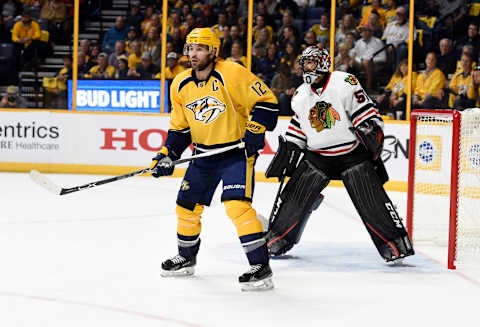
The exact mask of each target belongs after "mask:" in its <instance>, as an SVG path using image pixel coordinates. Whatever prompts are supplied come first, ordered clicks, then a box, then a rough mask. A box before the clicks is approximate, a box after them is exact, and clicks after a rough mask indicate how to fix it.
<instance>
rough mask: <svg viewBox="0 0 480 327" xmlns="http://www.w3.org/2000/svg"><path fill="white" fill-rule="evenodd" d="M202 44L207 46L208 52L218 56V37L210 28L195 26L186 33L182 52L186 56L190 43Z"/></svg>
mask: <svg viewBox="0 0 480 327" xmlns="http://www.w3.org/2000/svg"><path fill="white" fill-rule="evenodd" d="M193 44H202V45H206V46H207V47H208V52H210V53H211V54H213V55H214V56H215V57H218V54H219V52H220V39H219V38H218V36H217V34H215V32H214V31H212V29H211V28H209V27H205V28H195V29H193V30H192V31H191V32H190V33H189V34H188V35H187V41H186V42H185V46H184V48H183V54H184V55H186V56H188V50H189V47H190V45H193Z"/></svg>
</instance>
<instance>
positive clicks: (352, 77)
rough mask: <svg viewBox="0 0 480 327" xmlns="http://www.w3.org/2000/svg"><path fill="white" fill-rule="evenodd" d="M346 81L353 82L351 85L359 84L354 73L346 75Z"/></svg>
mask: <svg viewBox="0 0 480 327" xmlns="http://www.w3.org/2000/svg"><path fill="white" fill-rule="evenodd" d="M344 81H345V82H347V83H349V84H351V85H357V84H358V80H357V78H356V77H355V76H353V75H347V77H345V80H344Z"/></svg>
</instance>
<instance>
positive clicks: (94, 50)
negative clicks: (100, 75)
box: [88, 42, 100, 67]
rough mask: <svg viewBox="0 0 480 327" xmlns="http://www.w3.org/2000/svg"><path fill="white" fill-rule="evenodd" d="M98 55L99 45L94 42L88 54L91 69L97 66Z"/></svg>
mask: <svg viewBox="0 0 480 327" xmlns="http://www.w3.org/2000/svg"><path fill="white" fill-rule="evenodd" d="M99 54H100V44H99V43H96V42H94V43H92V44H91V46H90V53H89V55H88V63H89V64H90V65H92V67H93V66H96V65H98V55H99Z"/></svg>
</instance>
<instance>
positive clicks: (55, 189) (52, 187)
mask: <svg viewBox="0 0 480 327" xmlns="http://www.w3.org/2000/svg"><path fill="white" fill-rule="evenodd" d="M244 147H245V144H244V143H238V144H234V145H231V146H227V147H225V148H221V149H218V150H212V151H208V152H204V153H200V154H197V155H194V156H191V157H188V158H183V159H178V160H175V161H173V162H172V165H173V166H175V165H178V164H181V163H184V162H189V161H192V160H195V159H199V158H204V157H210V156H213V155H216V154H219V153H223V152H227V151H230V150H233V149H242V148H244ZM150 172H152V169H151V168H144V169H140V170H137V171H134V172H131V173H128V174H124V175H120V176H115V177H111V178H107V179H102V180H99V181H96V182H92V183H88V184H84V185H80V186H74V187H70V188H63V187H60V186H59V185H57V184H55V183H54V182H52V181H51V180H50V179H49V178H48V177H47V176H45V175H43V174H42V173H40V172H38V171H36V170H32V171H30V178H31V179H32V180H33V181H34V182H35V183H37V184H38V185H40V186H41V187H43V188H45V189H47V190H48V191H50V192H52V193H53V194H56V195H65V194H70V193H73V192H78V191H82V190H86V189H89V188H93V187H97V186H100V185H103V184H108V183H112V182H116V181H119V180H122V179H125V178H129V177H133V176H138V175H143V174H145V173H150Z"/></svg>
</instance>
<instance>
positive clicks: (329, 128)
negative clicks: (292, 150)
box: [286, 71, 383, 156]
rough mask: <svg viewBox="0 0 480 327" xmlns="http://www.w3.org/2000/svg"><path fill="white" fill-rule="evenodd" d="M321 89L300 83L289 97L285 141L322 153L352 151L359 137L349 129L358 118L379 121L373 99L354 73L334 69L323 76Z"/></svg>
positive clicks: (336, 154)
mask: <svg viewBox="0 0 480 327" xmlns="http://www.w3.org/2000/svg"><path fill="white" fill-rule="evenodd" d="M326 78H327V82H326V84H325V86H324V87H323V88H322V89H318V90H314V89H313V87H312V86H311V84H307V83H303V84H302V85H300V86H299V87H298V89H297V91H296V92H295V94H294V96H293V98H292V109H293V111H294V112H295V115H294V116H293V117H292V119H291V121H290V125H289V126H288V129H287V132H286V138H287V140H288V141H290V142H293V143H295V144H297V145H298V146H299V147H300V148H302V149H307V150H309V151H312V152H316V153H318V154H321V155H325V156H338V155H343V154H346V153H349V152H351V151H353V150H354V149H355V148H356V147H357V146H358V145H359V142H360V141H359V140H358V139H357V138H356V137H355V134H354V133H353V132H352V131H351V130H350V129H351V128H352V127H357V126H358V125H359V124H361V123H362V122H364V121H366V120H368V119H371V118H377V123H378V124H379V125H380V126H381V127H382V128H383V121H382V119H381V117H380V114H379V113H378V111H377V109H376V108H375V105H374V103H373V101H372V100H371V99H370V97H369V96H368V95H367V93H366V92H365V90H364V89H363V88H362V86H361V85H360V83H359V82H358V80H357V79H356V78H355V76H353V75H351V74H348V73H344V72H340V71H334V72H332V73H330V74H329V75H328V76H326Z"/></svg>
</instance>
